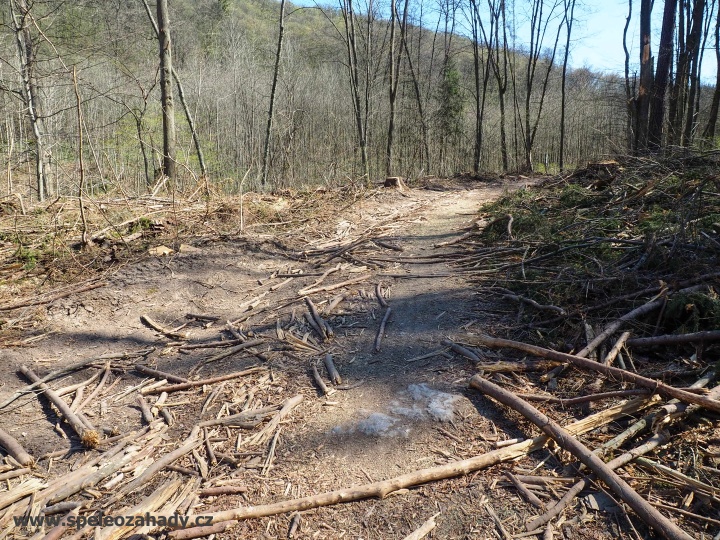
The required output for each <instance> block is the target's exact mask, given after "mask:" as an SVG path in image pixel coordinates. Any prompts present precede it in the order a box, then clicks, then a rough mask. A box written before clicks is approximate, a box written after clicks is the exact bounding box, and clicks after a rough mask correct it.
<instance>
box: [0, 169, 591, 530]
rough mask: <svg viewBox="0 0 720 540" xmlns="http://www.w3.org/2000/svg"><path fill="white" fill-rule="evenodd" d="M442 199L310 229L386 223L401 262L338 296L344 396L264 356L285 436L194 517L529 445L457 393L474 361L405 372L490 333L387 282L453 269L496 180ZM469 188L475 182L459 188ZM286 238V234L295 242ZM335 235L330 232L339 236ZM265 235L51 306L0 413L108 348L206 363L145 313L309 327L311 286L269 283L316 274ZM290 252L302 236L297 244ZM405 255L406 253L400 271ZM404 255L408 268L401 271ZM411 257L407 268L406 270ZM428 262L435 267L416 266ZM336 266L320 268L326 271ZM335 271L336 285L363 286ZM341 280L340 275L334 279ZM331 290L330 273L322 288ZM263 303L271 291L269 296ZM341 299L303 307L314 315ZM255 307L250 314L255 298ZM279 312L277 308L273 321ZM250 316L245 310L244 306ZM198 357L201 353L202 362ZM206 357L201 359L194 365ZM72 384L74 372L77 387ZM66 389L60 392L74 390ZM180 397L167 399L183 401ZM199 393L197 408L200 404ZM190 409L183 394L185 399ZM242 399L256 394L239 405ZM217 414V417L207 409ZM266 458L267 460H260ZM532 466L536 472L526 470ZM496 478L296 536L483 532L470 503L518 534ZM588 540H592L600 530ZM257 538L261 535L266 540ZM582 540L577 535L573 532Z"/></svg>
mask: <svg viewBox="0 0 720 540" xmlns="http://www.w3.org/2000/svg"><path fill="white" fill-rule="evenodd" d="M454 187H455V189H452V190H449V191H432V190H413V191H410V192H408V193H397V192H391V193H379V194H376V196H374V198H373V199H371V200H366V201H363V202H361V203H358V204H356V205H354V206H352V207H350V208H348V209H346V210H345V211H344V212H342V213H341V214H339V215H337V216H336V217H335V218H334V220H333V222H330V223H327V222H326V223H321V224H319V226H318V227H317V231H316V232H317V234H316V235H315V236H313V235H312V234H311V232H309V231H307V230H305V231H303V234H304V238H303V239H301V243H302V242H304V245H306V246H307V247H309V248H312V247H316V246H318V245H322V244H323V242H325V243H326V244H327V243H330V244H332V242H333V241H337V240H338V238H341V237H342V234H343V231H345V232H348V233H349V236H350V238H352V237H353V235H357V234H358V233H360V232H361V231H363V230H366V229H367V227H376V228H377V229H378V230H380V229H382V231H383V233H382V236H383V237H384V238H386V239H387V241H389V242H392V243H394V244H395V245H396V246H398V247H401V248H402V249H403V250H404V251H402V252H395V251H390V250H379V249H375V250H374V251H373V252H371V253H369V254H368V253H366V254H364V255H358V257H367V258H368V259H373V260H376V261H377V262H378V263H379V264H383V265H385V268H381V269H379V270H377V271H375V272H374V275H373V276H372V277H371V279H370V280H368V281H366V282H364V283H361V284H359V285H355V286H352V287H350V288H348V289H345V292H347V293H348V297H347V300H346V301H345V302H343V303H342V304H340V307H339V308H338V309H337V310H336V311H335V312H334V315H335V316H334V317H332V318H331V319H330V321H331V324H332V325H333V326H334V329H335V332H336V337H335V339H334V340H333V341H332V342H329V343H327V344H325V345H324V347H325V348H326V349H327V350H328V351H329V352H331V353H332V354H333V355H334V358H335V361H336V364H337V366H338V368H339V371H340V373H341V374H342V375H343V377H344V378H345V381H344V383H345V384H346V385H347V387H348V389H344V390H338V391H336V392H335V393H334V394H332V395H330V396H327V397H321V396H320V395H319V393H318V391H317V389H316V388H315V386H314V385H313V383H312V380H311V377H310V375H309V371H310V370H309V362H310V361H317V359H318V358H321V357H322V355H315V356H313V355H310V356H308V355H305V356H303V355H301V354H300V353H297V354H291V355H285V354H282V353H281V352H275V353H273V354H271V362H270V364H271V367H272V370H273V378H272V380H271V383H269V386H268V387H267V388H265V389H264V393H263V395H262V396H258V397H259V399H260V402H259V403H257V404H258V405H262V404H263V403H265V404H266V403H275V402H279V401H282V400H283V399H285V398H287V397H290V396H292V395H296V394H298V393H299V394H302V395H304V396H305V400H304V401H303V403H302V405H301V406H300V407H299V408H298V410H297V412H296V413H295V414H293V416H292V418H291V420H290V421H288V422H287V423H285V424H284V425H283V427H282V433H281V436H280V437H279V443H278V447H277V454H276V459H275V464H274V467H273V468H272V469H271V470H270V471H269V473H268V474H267V475H266V476H264V475H261V474H260V471H259V469H256V468H252V467H249V466H248V467H246V468H245V469H242V470H241V474H242V475H243V477H244V478H246V479H247V486H248V493H247V495H246V499H242V498H240V497H239V496H236V497H225V498H223V499H222V500H216V501H210V502H208V503H207V504H206V505H205V506H203V507H198V508H196V509H195V513H196V514H201V513H202V512H208V511H211V510H217V509H220V508H230V507H233V506H238V505H242V504H247V503H248V502H249V503H251V504H260V503H265V502H273V501H277V500H282V499H284V498H289V497H300V496H306V495H310V494H314V493H320V492H323V491H328V490H333V489H338V488H340V487H347V486H350V485H353V484H361V483H366V482H368V481H375V480H380V479H385V478H390V477H393V476H397V475H398V474H402V473H404V472H409V471H412V470H416V469H421V468H424V467H428V466H432V465H435V464H441V463H447V462H449V461H453V460H457V459H462V458H466V457H471V456H474V455H477V454H480V453H483V452H485V451H487V450H489V449H491V448H492V446H491V445H492V441H494V440H497V439H506V438H513V437H517V436H521V435H522V433H521V432H518V431H516V429H517V428H516V427H514V426H516V424H515V423H508V422H507V421H506V419H505V418H504V416H503V414H502V413H500V412H499V409H497V408H496V407H494V406H492V405H491V404H489V403H488V402H487V401H485V400H483V399H481V398H479V397H478V396H477V395H474V394H473V393H471V392H469V391H468V390H467V381H468V379H469V377H470V376H471V375H472V373H473V371H472V365H471V364H470V363H469V362H468V361H467V360H465V359H462V358H460V357H457V356H454V355H450V354H447V353H446V354H445V355H438V356H435V357H432V358H427V359H423V360H417V361H413V362H408V360H411V359H412V358H414V357H417V356H419V355H423V354H425V353H428V352H430V351H433V350H437V349H440V348H441V345H440V343H441V341H442V340H443V339H444V338H446V337H453V336H459V335H463V334H465V333H467V332H472V331H473V329H478V328H483V321H484V319H483V313H482V312H481V311H479V309H478V306H479V305H480V304H479V302H478V299H477V298H476V296H475V295H474V292H473V289H472V287H471V286H470V285H469V284H468V282H466V281H465V280H464V279H463V278H461V277H426V278H411V279H405V278H396V277H390V276H391V275H399V274H408V273H411V274H423V275H438V274H447V273H448V272H449V267H448V266H447V263H446V262H443V261H438V260H436V261H433V260H432V259H427V258H426V259H423V257H428V256H431V255H437V254H441V253H444V252H446V251H448V250H449V248H435V247H434V245H435V244H437V243H439V242H444V241H447V240H450V239H452V238H455V237H457V236H459V235H460V234H461V233H462V229H463V228H464V227H466V226H467V225H468V224H470V223H472V220H473V218H474V217H475V214H476V212H477V210H478V208H479V207H480V206H481V205H482V204H483V203H484V202H487V201H489V200H492V199H494V198H496V197H498V196H499V195H500V194H501V193H502V192H503V191H504V190H505V189H508V188H516V187H519V186H517V185H514V186H508V185H503V184H500V183H498V184H478V183H475V184H472V185H471V186H466V185H460V186H457V185H456V186H454ZM468 187H469V188H468ZM295 236H297V234H295V235H286V236H285V237H280V238H279V239H280V240H282V241H284V240H290V239H292V238H294V237H295ZM333 236H335V238H333ZM274 240H275V238H274V237H271V236H269V235H265V236H260V235H257V236H255V237H253V238H251V239H249V240H248V239H246V240H239V241H238V242H237V243H233V242H226V243H218V244H213V243H208V242H206V243H196V245H195V246H194V247H193V248H192V249H190V250H189V251H186V252H185V253H181V254H180V255H178V256H176V257H174V258H169V259H157V258H156V259H151V260H148V261H147V262H144V263H142V264H139V265H136V266H132V267H127V268H124V269H121V270H120V271H118V272H117V273H116V274H115V275H114V276H113V277H112V278H110V280H109V284H108V286H107V287H104V288H102V289H98V290H95V291H91V292H88V293H84V294H82V295H78V296H77V297H69V298H65V299H62V300H59V301H57V302H55V303H53V304H50V305H49V306H48V308H47V311H46V312H45V315H44V317H45V319H44V323H43V324H46V325H47V328H48V330H50V331H52V335H50V336H49V337H48V338H47V339H46V340H44V341H42V342H40V344H39V345H38V346H37V347H35V348H31V349H12V350H5V351H2V353H1V354H2V356H3V357H4V358H3V360H4V361H3V362H2V367H1V368H0V369H2V373H0V375H2V381H3V383H4V385H3V387H2V388H1V389H0V402H2V401H3V398H4V397H6V396H8V395H10V394H11V393H12V392H14V391H16V390H17V389H18V388H20V387H21V386H22V385H23V384H24V382H23V381H20V380H19V379H18V377H17V376H16V375H15V371H16V369H17V368H18V367H19V366H20V365H21V364H26V365H33V366H34V367H35V369H36V370H37V371H39V372H48V371H50V370H52V369H57V368H58V367H60V366H62V365H66V364H70V363H72V362H74V361H77V360H78V359H82V358H87V357H90V356H99V355H101V354H105V353H112V352H123V351H128V350H136V349H143V348H147V347H155V348H156V352H155V353H153V355H151V357H150V358H149V359H148V362H149V363H150V364H154V365H157V367H158V368H159V369H163V370H166V371H169V372H173V373H177V374H181V375H186V374H187V373H188V372H189V371H190V369H191V368H192V367H193V366H196V365H197V363H198V358H199V356H198V354H196V353H195V352H194V351H188V352H187V353H186V354H178V351H177V344H175V345H173V344H171V343H169V342H168V341H169V340H168V339H167V338H165V337H163V336H160V335H159V334H158V333H157V332H155V331H153V330H151V329H149V328H147V327H146V326H144V325H143V324H142V323H141V322H140V320H139V317H140V315H142V314H148V315H150V316H152V317H153V319H155V320H157V321H159V322H160V323H161V324H163V325H164V326H166V327H177V326H179V325H181V324H182V323H184V322H187V320H186V319H185V314H186V313H205V314H212V315H215V316H218V317H219V318H220V323H218V324H216V325H213V326H208V325H205V327H203V326H200V325H198V324H195V325H193V326H191V327H190V332H191V336H192V340H191V341H192V342H202V341H212V340H216V339H217V338H218V333H219V332H220V331H221V326H222V324H223V322H224V321H225V320H234V319H237V318H238V313H239V312H240V313H241V314H243V317H241V318H244V317H245V314H248V316H249V318H248V319H247V320H246V321H245V322H243V326H242V330H243V331H245V332H254V333H255V334H257V335H261V336H262V335H270V334H272V335H273V337H274V335H275V333H276V328H277V327H278V326H280V327H281V328H282V329H283V331H285V332H290V333H293V332H294V333H295V334H296V335H298V336H299V337H302V336H303V332H305V331H306V330H307V329H306V328H305V327H304V326H303V325H302V324H301V323H300V322H299V320H298V319H301V317H302V311H303V308H304V306H303V304H302V303H298V302H295V303H292V302H293V301H294V300H295V299H297V290H299V289H301V288H302V287H307V286H308V285H309V284H311V283H312V282H313V281H314V280H315V279H316V276H313V275H307V276H305V277H299V278H297V279H291V280H290V281H291V282H289V283H288V284H287V285H286V286H284V287H282V288H280V289H276V290H272V291H271V290H270V286H271V285H273V284H277V283H279V282H280V281H282V280H281V279H280V278H276V279H269V276H271V275H273V274H274V273H289V272H292V271H297V270H298V269H300V270H303V271H304V272H306V273H310V274H312V273H313V272H314V273H317V269H314V268H313V266H312V264H310V262H312V261H310V262H301V261H293V260H290V259H288V257H287V255H288V253H287V252H286V251H281V250H278V249H277V247H276V245H275V244H274V243H273V242H274ZM296 240H297V239H296ZM399 258H403V260H402V261H401V262H398V261H399ZM409 259H414V260H412V261H409ZM410 262H412V263H413V264H410ZM425 263H427V264H425ZM334 264H336V261H333V262H332V264H328V265H325V266H324V267H322V268H321V270H323V269H326V268H330V267H331V266H332V265H334ZM352 270H353V269H352V268H348V267H347V265H346V267H345V270H344V271H343V272H344V275H343V277H342V278H340V277H337V278H334V279H333V280H332V282H338V281H340V280H341V279H347V278H348V277H352V276H357V275H359V273H360V272H355V273H352ZM343 272H339V274H341V273H343ZM330 281H331V279H330V278H328V282H330ZM378 282H381V283H382V286H383V290H385V291H386V292H387V301H388V303H389V305H390V306H391V307H392V316H391V317H390V319H389V322H388V325H387V328H386V333H385V336H384V337H383V340H382V347H381V350H380V352H375V351H374V341H375V335H376V331H377V328H378V325H379V323H380V319H381V318H382V316H383V314H384V308H382V307H380V306H379V304H378V302H377V299H376V298H375V291H374V287H375V284H376V283H378ZM263 293H267V294H266V295H263ZM334 294H335V293H322V294H318V295H313V299H314V300H315V301H316V302H317V303H318V305H321V306H322V305H323V303H325V302H326V301H328V300H329V299H330V298H332V296H333V295H334ZM258 298H260V301H259V303H258V304H257V306H256V307H255V309H254V311H251V312H245V311H243V309H246V305H245V304H247V303H250V302H252V301H253V300H254V299H258ZM283 303H285V304H288V305H287V306H286V307H285V308H283V309H281V310H277V309H275V308H276V307H277V306H280V305H282V304H283ZM241 308H242V309H241ZM203 354H205V356H207V354H206V353H203ZM201 357H202V356H200V358H201ZM256 364H257V359H256V358H254V357H252V356H250V355H249V356H246V357H242V356H240V357H233V358H229V359H225V360H221V361H218V362H213V364H211V365H209V366H208V367H204V368H203V370H202V372H201V375H203V376H206V375H210V374H222V373H226V372H230V371H236V370H238V369H243V368H244V367H247V366H250V365H256ZM118 375H119V376H120V377H122V378H123V380H122V381H121V383H120V384H119V386H118V388H122V387H124V386H130V385H131V384H136V383H137V382H138V381H139V378H138V377H137V376H136V375H135V374H133V373H132V372H131V370H129V369H128V370H127V371H126V372H125V373H118ZM81 378H82V377H81ZM72 380H74V379H70V380H68V381H65V382H63V383H61V384H59V385H62V384H70V382H71V381H72ZM243 388H245V386H242V387H240V383H237V385H234V386H233V385H232V384H231V385H228V386H227V387H226V389H225V399H226V400H228V401H232V398H233V396H236V395H238V394H240V393H241V391H242V389H243ZM176 399H177V398H176ZM202 400H204V397H203V396H202V395H199V396H198V397H197V398H196V399H194V401H200V402H201V401H202ZM191 401H193V400H191ZM251 401H252V400H251V399H249V401H248V405H249V404H250V402H251ZM24 403H25V405H23V406H22V407H20V408H16V409H14V410H12V411H11V412H7V410H6V411H5V413H4V414H0V427H4V428H5V429H8V430H9V431H11V432H13V433H14V434H15V435H16V436H17V437H18V438H20V439H21V440H22V442H23V444H25V446H26V448H27V449H28V450H29V451H30V452H31V453H32V454H33V455H36V456H37V455H41V454H42V453H44V452H48V451H53V450H57V449H59V448H67V447H68V446H70V444H71V443H70V441H67V440H63V439H62V438H60V437H59V436H58V433H57V432H56V431H54V430H53V426H52V424H51V423H50V422H48V417H47V415H48V411H47V410H43V409H40V408H39V407H38V404H37V400H33V399H31V400H30V401H25V402H24ZM196 405H197V403H193V404H192V405H191V406H187V407H185V408H178V409H176V410H175V416H176V418H177V423H176V424H175V426H173V430H174V431H173V433H175V434H176V435H178V436H181V434H182V433H187V430H188V428H189V427H190V426H191V425H193V424H194V422H195V421H196V420H197V419H198V418H199V417H200V415H199V411H198V407H197V406H196ZM216 412H217V409H216V410H214V411H213V414H215V413H216ZM90 414H92V415H93V416H94V418H95V420H96V421H97V423H98V424H101V425H111V426H112V427H113V428H115V429H116V430H119V431H120V432H125V431H129V430H131V429H134V428H136V427H137V426H138V424H139V419H138V412H137V410H135V409H134V408H133V407H131V406H129V405H127V404H123V403H120V404H118V405H116V406H111V407H110V411H109V413H105V416H103V413H102V412H101V411H97V412H93V411H90ZM263 459H264V458H263ZM528 459H529V461H534V460H532V459H531V458H528ZM500 475H501V471H499V470H495V471H489V472H484V473H483V474H482V475H479V476H471V477H464V478H460V479H456V480H452V481H447V482H440V483H437V484H433V485H428V486H423V487H420V488H418V489H415V490H412V491H411V492H410V493H404V494H400V495H396V496H393V497H390V498H388V499H387V500H382V501H376V500H373V501H365V502H360V503H353V504H351V505H345V506H339V507H333V508H326V509H320V510H317V511H311V512H308V513H305V514H304V515H303V520H302V525H301V527H300V529H299V532H298V533H297V536H296V537H297V538H365V539H371V538H374V539H386V538H387V539H390V538H403V537H404V536H405V535H407V534H409V533H410V532H411V531H412V530H414V529H415V528H417V527H418V526H419V525H420V524H421V523H422V522H424V521H425V520H426V519H427V518H429V517H430V516H432V515H434V514H436V513H438V512H439V513H440V516H439V517H438V528H437V529H436V532H435V533H434V534H435V538H486V537H488V538H490V537H492V535H493V533H492V529H493V522H492V520H491V519H490V518H489V516H488V514H487V512H486V511H485V510H483V509H482V508H481V505H480V504H479V503H480V502H481V501H482V500H485V499H486V498H487V499H489V500H490V501H491V502H492V505H493V507H494V508H495V511H496V512H497V513H498V515H499V516H500V518H501V519H507V520H509V523H510V524H511V528H512V527H521V526H522V518H523V516H524V515H525V514H527V513H528V512H529V511H530V509H529V507H528V506H527V505H526V504H525V503H523V502H521V501H520V499H519V498H518V497H517V495H516V494H515V493H514V492H513V491H510V490H507V489H506V488H495V486H494V484H495V479H496V478H499V477H500ZM288 524H289V516H286V515H283V516H278V517H276V518H267V519H263V520H254V521H250V522H247V523H243V524H241V525H240V526H239V527H237V528H235V529H234V530H233V533H232V536H235V537H237V538H250V537H253V538H285V537H287V531H288ZM592 534H593V535H595V536H593V537H597V531H594V532H593V533H592ZM262 535H264V536H262ZM576 537H583V535H582V529H581V530H580V536H576Z"/></svg>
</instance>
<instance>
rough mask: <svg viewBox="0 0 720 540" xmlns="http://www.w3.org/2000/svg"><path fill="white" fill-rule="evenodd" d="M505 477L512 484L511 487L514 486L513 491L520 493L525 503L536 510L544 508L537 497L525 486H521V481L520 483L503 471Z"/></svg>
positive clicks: (511, 474)
mask: <svg viewBox="0 0 720 540" xmlns="http://www.w3.org/2000/svg"><path fill="white" fill-rule="evenodd" d="M505 477H506V478H507V479H508V480H510V482H512V485H513V486H515V489H517V490H518V491H519V492H520V494H521V495H522V496H523V497H524V498H525V500H526V501H527V502H529V503H530V504H532V505H533V506H534V507H536V508H545V504H544V503H543V502H542V501H541V500H540V499H539V498H538V496H537V495H535V494H534V493H533V492H532V491H530V490H529V489H528V488H527V486H526V485H525V484H523V483H522V481H520V480H519V479H518V478H517V477H516V476H515V475H514V474H513V473H511V472H510V471H505Z"/></svg>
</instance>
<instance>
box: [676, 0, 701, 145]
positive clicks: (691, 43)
mask: <svg viewBox="0 0 720 540" xmlns="http://www.w3.org/2000/svg"><path fill="white" fill-rule="evenodd" d="M704 16H705V0H695V4H694V6H693V12H692V26H691V29H690V34H689V35H688V39H687V49H688V54H689V56H690V66H689V72H688V84H689V90H688V92H687V100H686V104H685V129H684V130H683V134H682V139H681V141H680V143H681V144H682V145H683V146H688V145H689V144H690V142H691V139H692V134H693V131H694V126H695V95H696V94H697V91H698V83H699V77H698V63H699V61H700V44H701V43H702V33H703V26H704V25H703V19H704Z"/></svg>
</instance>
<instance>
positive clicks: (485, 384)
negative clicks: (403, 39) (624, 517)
mask: <svg viewBox="0 0 720 540" xmlns="http://www.w3.org/2000/svg"><path fill="white" fill-rule="evenodd" d="M470 386H471V387H473V388H475V389H477V390H479V391H481V392H482V393H484V394H487V395H488V396H490V397H492V398H493V399H496V400H497V401H499V402H500V403H502V404H503V405H506V406H508V407H511V408H512V409H513V410H515V411H517V412H519V413H520V414H522V415H523V416H524V417H525V418H527V419H528V420H530V421H531V422H532V423H534V424H535V425H536V426H538V427H539V428H540V429H541V430H542V431H544V432H545V433H546V434H547V435H549V436H550V437H552V438H553V439H554V440H555V442H557V444H558V446H560V447H561V448H563V449H564V450H567V451H568V452H570V453H571V454H573V455H574V456H575V457H576V458H578V459H579V460H580V461H581V462H583V463H584V464H585V465H586V466H587V467H588V468H590V469H591V470H592V471H593V472H594V473H595V474H597V476H598V477H599V478H600V479H601V480H602V481H603V482H605V484H607V486H608V487H609V488H610V489H611V490H612V491H613V492H614V493H615V494H616V495H618V497H620V498H621V499H622V500H623V501H624V502H625V503H627V505H628V506H630V508H632V509H633V510H634V511H635V513H637V514H638V516H640V518H641V519H642V520H643V521H644V522H645V523H647V524H648V525H649V526H650V527H652V528H653V529H655V530H656V531H657V532H658V533H660V534H661V535H662V536H663V537H665V538H667V539H669V540H692V536H690V535H689V534H687V533H686V532H684V531H683V530H682V529H680V528H679V527H678V526H677V525H675V524H674V523H673V522H671V521H670V520H669V519H668V518H666V517H665V516H663V515H662V514H661V513H660V512H658V511H657V510H656V509H655V508H653V507H652V505H651V504H650V503H648V502H647V501H646V500H645V499H643V498H642V497H641V496H640V495H638V494H637V492H636V491H635V490H634V489H632V488H631V487H630V486H629V485H628V484H627V482H625V480H623V479H622V478H620V477H619V476H618V475H617V474H616V473H615V472H614V471H613V470H612V469H609V468H608V466H607V465H606V464H605V463H604V462H603V461H602V460H601V459H600V458H599V457H597V456H596V455H595V454H593V453H592V452H591V451H590V450H589V449H588V448H587V447H586V446H585V445H583V444H582V443H580V442H579V441H578V440H577V439H575V438H574V437H573V436H572V435H571V434H570V433H569V432H568V431H567V430H565V429H563V428H562V427H560V426H559V425H558V424H556V423H555V422H553V421H552V420H551V419H550V418H548V417H547V416H546V415H544V414H543V413H541V412H540V411H538V410H537V409H536V408H534V407H533V406H532V405H530V404H529V403H527V402H525V401H523V400H521V399H520V398H518V397H517V396H516V395H514V394H512V393H510V392H508V391H506V390H504V389H502V388H500V387H499V386H497V385H496V384H493V383H491V382H490V381H487V380H485V379H483V378H481V377H478V376H477V375H476V376H474V377H473V378H472V379H471V380H470Z"/></svg>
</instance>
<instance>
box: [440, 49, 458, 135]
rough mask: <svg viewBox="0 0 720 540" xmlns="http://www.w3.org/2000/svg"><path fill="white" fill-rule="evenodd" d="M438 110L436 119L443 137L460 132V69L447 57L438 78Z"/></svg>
mask: <svg viewBox="0 0 720 540" xmlns="http://www.w3.org/2000/svg"><path fill="white" fill-rule="evenodd" d="M438 100H439V102H440V110H439V111H438V120H439V124H440V130H441V132H442V134H443V135H444V136H445V137H454V136H457V135H459V134H460V133H462V130H463V125H462V119H463V112H464V109H465V96H464V93H463V89H462V81H461V75H460V70H458V68H457V66H456V65H455V62H454V61H453V60H452V59H448V61H447V63H446V65H445V67H444V68H443V71H442V75H441V79H440V95H439V99H438Z"/></svg>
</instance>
